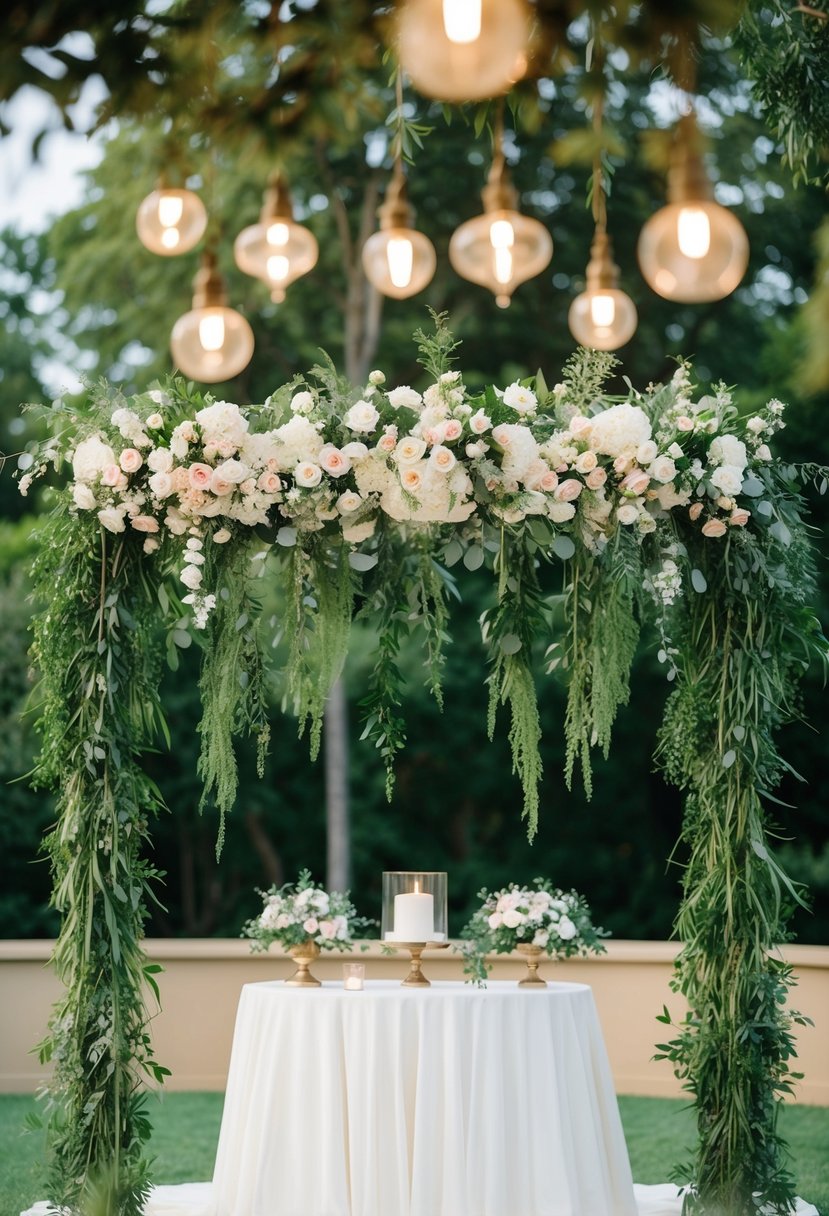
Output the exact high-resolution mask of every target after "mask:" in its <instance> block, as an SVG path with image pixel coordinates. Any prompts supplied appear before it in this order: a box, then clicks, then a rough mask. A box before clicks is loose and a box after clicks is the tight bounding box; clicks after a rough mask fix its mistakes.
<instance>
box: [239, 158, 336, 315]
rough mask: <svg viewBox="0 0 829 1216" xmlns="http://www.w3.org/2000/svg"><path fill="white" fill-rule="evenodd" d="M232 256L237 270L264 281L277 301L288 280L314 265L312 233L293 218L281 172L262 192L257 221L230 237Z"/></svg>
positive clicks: (315, 251) (316, 254) (315, 246)
mask: <svg viewBox="0 0 829 1216" xmlns="http://www.w3.org/2000/svg"><path fill="white" fill-rule="evenodd" d="M233 256H234V258H235V259H236V265H237V266H238V267H239V269H240V270H242V271H244V273H245V274H249V275H252V276H253V277H254V278H255V279H261V280H262V281H263V282H264V283H266V284H267V286H268V287H269V288H270V292H271V299H272V300H273V301H274V302H275V303H277V304H281V303H282V301H283V300H284V299H285V292H286V290H287V288H288V287H289V286H290V285H291V283H293V282H294V281H295V280H296V279H298V278H300V277H301V276H302V275H304V274H307V273H308V271H309V270H313V268H314V267H315V266H316V264H317V259H318V257H319V245H318V244H317V240H316V237H315V236H314V234H313V233H312V232H309V230H308V229H307V228H304V227H303V226H302V224H297V223H296V222H295V221H294V218H293V207H292V206H291V198H290V195H289V193H288V186H287V183H286V182H285V179H284V178H283V177H282V176H281V174H276V175H275V176H274V177H273V178H272V179H271V182H270V184H269V186H268V189H267V190H266V192H265V203H264V206H263V207H262V211H261V213H260V216H259V223H258V224H251V226H250V227H249V228H243V229H242V231H241V232H240V233H239V235H238V236H237V238H236V240H235V241H234V243H233Z"/></svg>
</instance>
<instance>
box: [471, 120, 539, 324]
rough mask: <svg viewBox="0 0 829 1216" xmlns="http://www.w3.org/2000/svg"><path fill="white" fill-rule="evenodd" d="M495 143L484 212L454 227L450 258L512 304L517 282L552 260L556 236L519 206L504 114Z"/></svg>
mask: <svg viewBox="0 0 829 1216" xmlns="http://www.w3.org/2000/svg"><path fill="white" fill-rule="evenodd" d="M494 145H495V148H494V157H493V161H492V168H491V169H490V171H489V177H488V178H487V183H486V185H485V186H484V189H483V192H482V196H481V197H482V198H483V203H484V213H483V215H476V216H475V218H474V219H471V220H467V221H466V223H465V224H461V225H460V227H459V228H456V229H455V231H454V232H453V233H452V237H451V240H450V241H449V261H450V262H451V263H452V265H453V267H454V268H455V270H456V271H457V272H458V274H459V275H460V276H461V277H462V278H464V279H469V281H470V282H472V283H479V284H480V285H481V286H482V287H488V288H489V290H490V291H491V292H493V293H494V295H495V303H496V304H497V305H498V306H499V308H507V307H509V302H510V297H511V296H512V293H513V292H514V291H515V289H516V287H518V286H519V285H520V284H521V283H524V282H526V280H527V279H531V278H533V277H534V276H535V275H537V274H540V273H541V271H542V270H543V269H544V267H545V266H546V265H547V264H548V263H549V261H550V258H551V257H552V256H553V240H552V237H551V236H550V234H549V232H548V231H547V229H546V228H545V227H544V225H543V224H540V223H539V222H538V220H533V219H530V217H529V216H527V215H522V214H521V212H520V211H519V210H518V191H517V190H516V189H515V186H513V184H512V182H511V181H510V177H509V171H508V169H507V164H506V160H505V159H504V149H503V146H502V145H503V131H502V121H501V118H500V116H499V118H498V121H497V123H496V127H495V134H494Z"/></svg>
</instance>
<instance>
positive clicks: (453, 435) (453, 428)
mask: <svg viewBox="0 0 829 1216" xmlns="http://www.w3.org/2000/svg"><path fill="white" fill-rule="evenodd" d="M462 431H463V426H462V425H461V423H460V422H458V420H457V418H450V419H449V421H448V422H446V423H445V424H444V428H443V439H444V442H446V440H449V442H450V443H451V442H452V441H453V440H455V439H460V437H461V432H462Z"/></svg>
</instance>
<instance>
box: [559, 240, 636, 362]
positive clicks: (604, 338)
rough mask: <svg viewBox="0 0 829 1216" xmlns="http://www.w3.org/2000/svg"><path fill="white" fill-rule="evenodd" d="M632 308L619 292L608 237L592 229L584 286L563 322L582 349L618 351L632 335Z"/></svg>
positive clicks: (623, 294) (617, 270)
mask: <svg viewBox="0 0 829 1216" xmlns="http://www.w3.org/2000/svg"><path fill="white" fill-rule="evenodd" d="M637 320H638V317H637V313H636V305H635V304H634V303H633V300H631V298H630V296H629V295H628V294H627V293H626V292H624V291H620V289H619V267H618V266H617V265H616V264H615V263H614V261H613V247H612V245H611V242H610V237H609V236H608V235H607V233H606V232H605V230H604V229H603V228H601V227H597V228H596V232H595V234H594V237H593V244H592V245H591V247H590V261H589V262H588V264H587V285H586V288H585V290H584V291H583V292H582V293H581V295H578V296H576V298H575V300H574V301H573V303H572V304H571V305H570V312H569V313H568V316H567V323H568V324H569V326H570V332H571V334H572V335H573V337H574V338H575V339H576V341H577V342H579V343H581V345H582V346H591V347H592V348H593V349H594V350H618V348H619V347H620V346H624V344H625V343H626V342H628V341H629V340H630V339H631V338H632V337H633V335H634V333H635V332H636V324H637Z"/></svg>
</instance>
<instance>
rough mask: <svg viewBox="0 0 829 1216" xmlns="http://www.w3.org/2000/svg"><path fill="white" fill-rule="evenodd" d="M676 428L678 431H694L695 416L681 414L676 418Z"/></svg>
mask: <svg viewBox="0 0 829 1216" xmlns="http://www.w3.org/2000/svg"><path fill="white" fill-rule="evenodd" d="M676 429H677V430H678V431H692V430H693V429H694V420H693V418H689V417H688V415H687V414H680V416H679V417H678V418H677V420H676Z"/></svg>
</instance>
